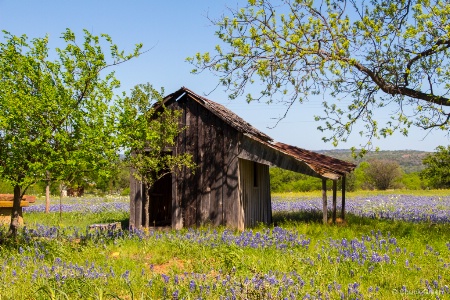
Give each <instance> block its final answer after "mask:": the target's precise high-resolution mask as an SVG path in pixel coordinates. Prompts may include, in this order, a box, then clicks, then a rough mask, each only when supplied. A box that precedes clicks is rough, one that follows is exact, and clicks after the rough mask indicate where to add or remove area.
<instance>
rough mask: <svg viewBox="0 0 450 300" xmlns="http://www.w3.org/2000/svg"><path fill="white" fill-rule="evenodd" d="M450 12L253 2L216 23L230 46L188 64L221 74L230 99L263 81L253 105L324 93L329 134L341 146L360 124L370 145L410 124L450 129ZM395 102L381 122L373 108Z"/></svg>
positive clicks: (355, 3)
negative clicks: (387, 117) (385, 118)
mask: <svg viewBox="0 0 450 300" xmlns="http://www.w3.org/2000/svg"><path fill="white" fill-rule="evenodd" d="M449 14H450V6H449V5H448V3H447V2H446V1H441V0H401V1H386V0H373V1H359V0H327V1H312V0H282V1H277V2H276V1H270V0H248V5H246V6H244V7H242V8H240V9H236V10H233V9H230V16H224V17H222V18H221V19H219V20H211V22H212V23H213V24H214V25H215V26H217V32H216V35H217V37H218V38H219V39H220V40H221V41H222V42H223V43H222V44H221V45H217V46H216V48H215V53H214V54H210V53H209V52H206V53H203V54H201V53H197V54H196V55H195V56H194V57H190V58H188V61H190V62H191V63H193V64H194V66H195V69H194V70H193V72H194V73H199V72H201V71H203V70H210V71H212V72H214V73H216V74H218V75H219V76H220V84H222V85H224V86H225V87H226V88H227V89H228V90H229V91H230V92H231V94H230V98H236V97H238V96H240V95H242V94H244V93H245V91H246V89H248V88H250V87H249V86H251V85H253V84H254V85H258V87H260V89H261V90H260V93H259V94H251V93H248V94H247V101H249V102H250V101H254V100H257V101H266V102H268V103H271V102H273V101H277V102H282V103H285V104H286V105H287V110H286V113H287V111H288V110H289V108H290V107H291V106H292V104H293V103H294V102H295V101H300V102H304V101H307V100H309V99H311V100H314V99H317V96H316V95H322V97H323V99H324V100H323V107H324V111H325V114H324V115H323V116H318V117H316V120H322V121H325V125H324V126H320V127H319V129H320V130H322V131H327V132H328V133H329V134H327V135H328V136H327V137H324V138H323V139H324V140H325V141H332V142H333V144H334V145H335V146H336V145H337V144H338V142H339V141H346V140H347V138H348V136H349V135H350V133H351V132H352V129H353V128H354V127H355V124H357V123H358V121H359V122H361V123H362V124H363V125H364V127H363V128H364V129H363V130H362V131H361V132H360V134H361V135H362V136H365V137H366V138H367V143H366V144H365V145H360V146H363V147H364V148H365V149H367V148H371V140H372V139H373V138H379V137H381V136H383V137H386V136H389V135H392V134H393V133H394V132H395V131H399V132H401V133H402V134H404V135H407V134H408V129H409V128H410V126H417V127H419V128H422V129H424V130H431V129H441V130H443V131H444V132H447V133H448V132H449V129H450V121H449V120H450V109H449V106H450V99H449V92H450V83H449V82H450V68H449V67H450V65H449V55H450V51H449V49H450V30H449V26H448V15H449ZM257 89H259V88H257ZM328 99H332V100H328ZM342 100H346V101H347V104H346V103H345V102H342ZM348 101H350V104H348ZM387 105H391V109H392V114H391V120H390V121H389V122H387V123H386V124H382V125H381V126H380V123H379V122H377V121H376V118H375V117H374V112H375V111H376V110H377V109H380V108H382V107H385V106H387ZM365 149H363V151H362V153H365V151H364V150H365Z"/></svg>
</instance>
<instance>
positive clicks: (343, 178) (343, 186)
mask: <svg viewBox="0 0 450 300" xmlns="http://www.w3.org/2000/svg"><path fill="white" fill-rule="evenodd" d="M341 218H342V221H344V220H345V175H344V176H342V207H341Z"/></svg>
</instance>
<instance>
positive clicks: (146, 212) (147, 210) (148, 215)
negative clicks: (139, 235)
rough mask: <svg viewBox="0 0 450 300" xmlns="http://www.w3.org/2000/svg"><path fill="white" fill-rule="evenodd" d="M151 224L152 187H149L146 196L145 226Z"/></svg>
mask: <svg viewBox="0 0 450 300" xmlns="http://www.w3.org/2000/svg"><path fill="white" fill-rule="evenodd" d="M149 226H150V188H149V187H147V190H146V193H145V198H144V227H145V228H148V227H149Z"/></svg>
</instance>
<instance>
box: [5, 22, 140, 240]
mask: <svg viewBox="0 0 450 300" xmlns="http://www.w3.org/2000/svg"><path fill="white" fill-rule="evenodd" d="M62 39H63V40H64V42H65V43H66V47H65V48H63V49H58V48H57V49H56V53H55V54H56V59H55V60H50V59H49V48H48V38H47V37H45V38H35V39H32V40H31V41H28V38H27V37H26V36H25V35H23V36H20V37H18V36H14V35H12V34H10V33H8V32H5V31H4V38H3V39H2V40H0V111H1V114H0V176H1V177H2V178H3V179H4V180H5V181H6V182H8V183H9V184H11V185H12V186H13V188H14V203H13V209H12V215H11V225H10V231H9V233H10V234H11V235H15V234H16V232H17V228H18V223H19V222H18V221H19V213H20V199H21V198H22V196H23V194H24V193H25V192H26V189H27V188H28V186H30V185H31V184H33V183H35V182H38V181H47V182H48V183H50V180H65V179H67V178H68V177H70V176H75V177H77V176H79V174H80V173H86V172H102V170H103V169H102V166H103V165H104V164H107V163H108V162H109V161H110V160H111V156H114V155H117V151H116V150H117V147H116V145H115V143H114V131H113V130H114V126H112V125H113V124H114V120H115V118H114V116H113V115H112V113H113V112H114V111H113V110H112V109H111V107H110V106H109V104H110V101H111V100H112V96H113V89H114V88H117V87H118V86H119V81H118V80H116V79H115V77H114V74H113V73H110V74H107V75H106V76H104V77H102V76H101V72H102V71H103V70H105V69H107V68H109V67H112V66H114V65H117V64H120V63H122V62H125V61H127V60H129V59H131V58H133V57H135V56H137V55H139V50H140V48H141V46H142V45H137V46H136V48H135V50H134V52H132V53H131V54H128V55H126V54H124V53H123V51H120V50H119V49H118V47H117V46H116V45H115V44H113V42H112V40H111V38H110V37H109V36H108V35H102V36H101V37H98V36H93V35H91V34H90V33H89V32H88V31H84V41H83V42H82V43H79V42H77V40H76V38H75V34H74V33H73V32H72V31H70V30H69V29H67V30H66V32H64V33H63V36H62ZM101 42H102V43H106V45H107V46H109V51H110V56H109V58H110V59H111V61H110V62H108V61H107V60H106V58H107V57H108V56H107V55H105V54H104V52H103V50H102V44H101ZM75 174H78V175H75Z"/></svg>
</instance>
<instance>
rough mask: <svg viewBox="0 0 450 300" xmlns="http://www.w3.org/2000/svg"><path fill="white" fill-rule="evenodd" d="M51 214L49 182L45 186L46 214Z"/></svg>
mask: <svg viewBox="0 0 450 300" xmlns="http://www.w3.org/2000/svg"><path fill="white" fill-rule="evenodd" d="M49 212H50V181H47V185H46V186H45V213H47V214H48V213H49Z"/></svg>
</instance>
